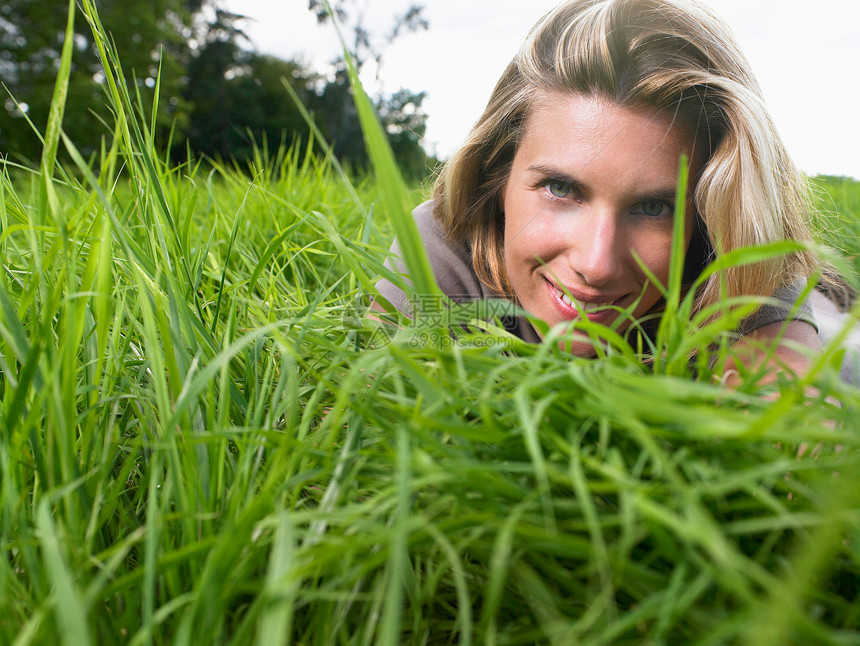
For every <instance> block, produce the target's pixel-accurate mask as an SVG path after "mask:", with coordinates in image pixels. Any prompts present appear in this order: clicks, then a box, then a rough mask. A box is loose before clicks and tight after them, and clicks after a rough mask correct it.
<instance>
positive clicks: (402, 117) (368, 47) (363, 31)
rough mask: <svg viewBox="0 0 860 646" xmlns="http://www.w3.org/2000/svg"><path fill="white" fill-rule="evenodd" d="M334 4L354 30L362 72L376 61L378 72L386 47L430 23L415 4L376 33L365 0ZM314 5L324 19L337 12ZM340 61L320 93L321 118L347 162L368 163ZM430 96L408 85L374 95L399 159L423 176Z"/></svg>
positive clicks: (312, 0) (313, 1) (311, 1)
mask: <svg viewBox="0 0 860 646" xmlns="http://www.w3.org/2000/svg"><path fill="white" fill-rule="evenodd" d="M330 6H331V8H332V12H333V13H334V15H335V17H336V18H337V20H338V22H340V23H341V24H342V25H344V26H345V27H346V29H347V32H348V33H349V34H351V43H350V46H349V50H350V55H351V56H352V59H353V61H354V64H355V67H356V69H357V71H359V72H360V71H361V70H362V68H364V66H365V65H366V64H367V63H368V62H369V61H373V62H374V63H375V65H376V68H377V74H378V70H379V69H380V68H381V66H382V63H383V56H384V54H385V50H386V49H387V48H388V47H389V46H390V45H391V43H393V42H394V41H395V40H396V39H397V38H398V37H399V36H401V35H402V34H403V33H405V32H410V31H419V30H422V29H427V28H428V27H429V23H428V22H427V20H426V19H425V18H424V16H423V10H424V8H423V7H422V6H419V5H410V6H409V7H408V8H407V9H406V10H405V11H404V12H403V13H400V14H397V15H395V16H394V18H393V20H392V22H391V28H390V29H389V30H388V32H387V33H386V34H384V35H381V36H380V35H378V34H373V33H372V32H371V31H370V30H369V29H368V27H367V26H366V20H367V14H366V12H365V11H364V7H363V6H362V5H361V4H360V2H359V0H334V1H333V2H331V3H330ZM308 8H309V9H310V10H311V11H312V12H314V14H315V15H316V17H317V20H318V21H319V22H320V23H324V22H326V21H328V20H329V19H330V17H331V16H330V15H329V13H328V11H327V9H326V7H325V4H324V2H323V1H322V0H308ZM334 65H335V71H334V76H333V78H332V79H331V80H329V81H328V82H326V84H325V86H324V87H323V89H322V91H321V92H320V93H319V95H318V101H317V104H316V108H317V109H316V114H317V120H318V123H319V125H320V129H321V130H322V132H323V134H324V135H325V136H326V138H327V139H328V140H329V141H330V142H331V143H332V148H333V150H334V153H335V154H336V155H337V156H338V157H339V158H341V159H342V160H344V161H347V162H350V163H352V164H353V165H355V166H358V167H363V166H365V165H366V163H367V152H366V151H365V149H364V146H363V144H362V137H361V125H360V124H359V121H358V113H357V112H356V109H355V103H354V101H353V100H352V90H351V88H350V86H349V77H348V75H347V71H346V63H345V61H344V60H343V59H338V60H337V61H335V64H334ZM424 98H425V93H424V92H418V93H415V92H412V91H411V90H407V89H404V88H400V89H399V90H398V91H397V92H395V93H393V94H390V95H381V94H380V95H377V96H375V97H373V100H374V104H375V106H376V110H377V113H378V114H379V117H380V120H381V122H382V125H383V127H384V128H385V131H386V133H387V134H388V139H389V143H390V144H391V147H392V150H393V152H394V155H395V158H396V159H397V162H398V163H399V164H400V167H401V169H402V170H403V172H404V173H406V174H407V175H410V176H412V177H423V176H424V175H425V174H426V168H427V164H428V158H427V154H426V153H425V152H424V149H423V148H422V147H421V139H422V138H423V136H424V133H425V130H426V122H427V114H426V113H425V112H424V111H423V109H422V107H421V104H422V102H423V100H424Z"/></svg>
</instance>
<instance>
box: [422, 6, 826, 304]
mask: <svg viewBox="0 0 860 646" xmlns="http://www.w3.org/2000/svg"><path fill="white" fill-rule="evenodd" d="M547 92H552V93H568V94H569V93H577V94H583V95H592V96H598V97H601V98H606V99H609V100H611V101H613V102H615V103H617V104H618V105H621V106H623V107H628V108H631V109H639V108H643V107H648V108H652V109H654V108H656V109H658V110H664V111H666V112H667V113H668V114H670V115H672V116H673V118H674V119H675V121H676V122H677V123H679V124H680V125H681V126H683V127H685V128H690V129H692V131H693V132H694V133H695V137H696V146H697V148H698V149H704V151H705V159H706V161H705V163H704V166H703V167H702V169H701V171H700V175H699V179H698V182H697V184H696V187H695V193H694V203H695V206H696V210H697V221H698V227H697V229H698V231H697V232H694V235H693V240H692V241H691V244H690V248H689V249H688V252H687V259H686V262H687V264H686V265H685V267H686V275H687V276H688V277H695V276H696V275H698V273H699V271H701V269H703V268H704V266H705V264H706V263H707V262H708V261H709V260H711V259H713V257H714V255H715V251H716V252H717V253H727V252H729V251H732V250H734V249H738V248H741V247H745V246H753V245H762V244H766V243H770V242H775V241H778V240H785V239H791V240H798V241H804V242H806V241H811V240H812V236H811V233H810V230H809V227H808V225H807V216H808V210H809V191H808V186H807V182H806V178H805V176H804V175H803V174H802V173H801V172H800V171H799V170H798V169H797V168H796V166H795V165H794V163H793V162H792V160H791V158H790V157H789V155H788V153H787V152H786V149H785V146H784V145H783V143H782V140H781V138H780V137H779V135H778V134H777V131H776V128H775V126H774V124H773V121H772V120H771V118H770V115H769V113H768V111H767V109H766V108H765V104H764V100H763V98H762V95H761V90H760V89H759V86H758V83H757V82H756V80H755V79H754V78H753V76H752V74H751V72H750V67H749V64H748V63H747V60H746V59H745V58H744V56H743V54H741V52H740V50H739V49H738V46H737V44H736V43H735V40H734V37H733V36H732V34H731V31H730V29H729V27H728V26H727V25H726V24H725V23H723V22H722V21H721V20H720V19H719V18H718V17H717V16H715V15H714V14H713V13H711V11H710V10H709V9H707V8H706V7H705V6H703V5H702V4H699V3H698V2H695V0H569V1H567V2H563V3H562V4H561V5H559V6H558V7H556V8H555V9H554V10H552V11H551V12H550V13H548V14H547V15H546V16H544V17H543V18H542V19H541V20H540V21H539V22H538V23H537V24H536V25H535V26H534V27H533V28H532V30H531V32H530V33H529V35H528V37H527V39H526V41H525V42H524V44H523V46H522V47H521V49H520V51H519V53H518V54H517V55H516V56H515V57H514V59H513V61H512V62H511V63H510V64H509V65H508V67H507V69H506V70H505V72H504V74H503V75H502V77H501V79H499V81H498V83H497V84H496V87H495V89H494V90H493V93H492V95H491V96H490V100H489V102H488V104H487V107H486V109H485V110H484V113H483V114H482V115H481V117H480V118H479V119H478V122H477V123H476V124H475V126H474V128H473V129H472V132H471V134H470V135H469V138H468V139H467V141H466V143H465V144H464V145H463V146H462V148H461V149H460V150H459V151H458V152H457V153H456V154H455V155H454V156H453V158H452V159H451V160H450V161H449V162H448V164H447V165H446V166H445V167H444V168H443V169H442V172H441V174H440V176H439V178H438V179H437V182H436V186H435V195H436V198H437V201H436V217H437V218H438V219H439V220H440V222H441V223H442V225H443V227H444V229H445V230H446V232H447V233H448V235H449V236H450V237H451V238H452V239H455V240H469V241H470V244H471V248H472V261H473V266H474V269H475V272H476V274H477V276H478V278H479V279H480V280H481V282H483V283H484V284H485V285H487V286H488V287H489V288H490V289H493V290H494V291H496V292H497V293H499V294H502V295H505V296H507V297H508V298H511V299H514V294H513V293H512V289H511V286H510V281H509V279H508V276H507V273H506V270H505V264H504V215H503V209H502V199H503V193H504V188H505V185H506V182H507V179H508V175H509V173H510V169H511V165H512V164H513V159H514V155H515V153H516V148H517V141H518V139H519V137H520V135H521V131H522V128H523V126H524V124H525V121H526V118H527V116H528V112H529V106H530V104H531V103H532V101H534V99H535V97H536V96H538V95H539V94H541V93H547ZM815 267H816V258H815V256H814V255H813V254H812V252H811V251H806V250H804V251H799V252H796V253H792V254H789V255H787V256H783V257H778V258H771V259H767V260H764V261H761V262H758V263H755V264H747V265H742V266H737V267H732V268H730V269H727V270H726V271H725V272H724V274H723V280H724V285H725V290H726V296H728V297H734V296H741V295H766V296H769V295H771V294H772V293H773V292H774V290H775V289H777V288H778V287H781V286H783V285H787V284H790V283H793V282H795V281H797V280H799V279H802V278H807V277H809V276H810V275H811V274H812V273H813V271H814V269H815ZM720 295H721V291H720V277H718V276H713V277H711V278H710V279H709V280H708V281H707V282H706V283H705V284H704V285H703V286H702V287H701V288H700V290H699V293H698V296H697V303H696V309H697V310H698V309H701V308H703V307H706V306H708V305H710V304H714V303H716V302H717V300H719V299H720Z"/></svg>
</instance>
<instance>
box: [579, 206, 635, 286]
mask: <svg viewBox="0 0 860 646" xmlns="http://www.w3.org/2000/svg"><path fill="white" fill-rule="evenodd" d="M582 224H583V225H584V226H582V227H581V228H580V229H579V230H578V231H577V232H576V237H575V239H574V240H573V242H572V244H571V251H570V252H569V254H568V263H569V266H570V268H571V269H572V270H573V271H575V272H576V273H577V274H579V275H580V276H581V277H582V280H583V281H584V282H585V283H586V284H587V285H590V286H592V287H603V286H605V285H608V284H610V283H611V282H612V281H614V280H618V279H619V278H621V276H622V273H623V268H624V257H625V255H626V254H627V253H628V250H627V249H626V243H625V241H624V239H623V235H622V231H621V227H619V224H618V218H617V217H616V215H615V213H614V212H612V211H610V210H603V211H598V210H592V211H591V212H590V213H588V214H587V215H585V214H583V222H582Z"/></svg>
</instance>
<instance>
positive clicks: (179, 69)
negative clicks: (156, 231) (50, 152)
mask: <svg viewBox="0 0 860 646" xmlns="http://www.w3.org/2000/svg"><path fill="white" fill-rule="evenodd" d="M203 1H204V0H150V1H148V2H139V0H100V1H99V2H98V10H99V14H100V17H101V19H102V22H103V24H104V26H105V28H106V30H107V31H108V32H109V34H110V36H111V37H112V38H113V40H114V41H115V43H116V47H117V51H118V53H119V56H120V60H121V61H122V64H123V70H124V72H125V74H126V82H127V83H128V84H129V87H131V88H133V89H135V90H137V91H138V92H140V94H141V99H142V101H143V103H144V105H147V106H148V105H150V104H151V100H152V97H153V96H154V87H155V84H156V79H157V77H158V76H159V69H160V82H161V92H160V103H159V106H158V114H159V118H160V121H159V127H160V129H161V130H163V131H167V130H168V129H169V128H172V127H174V126H175V125H176V124H177V123H178V124H179V126H180V128H181V126H182V123H183V116H184V110H185V108H186V106H185V104H184V103H183V101H182V93H181V88H182V85H183V83H184V72H185V64H186V60H187V56H188V48H187V39H188V36H189V34H190V29H191V18H192V16H193V14H194V13H196V12H198V11H199V10H200V9H201V6H202V3H203ZM67 8H68V3H67V1H66V0H3V3H2V4H0V81H2V83H3V85H4V87H5V89H4V95H3V96H2V98H0V150H3V151H4V152H6V153H7V154H11V155H13V156H16V157H19V158H21V159H24V160H30V161H32V160H35V159H36V158H37V157H38V156H39V154H40V152H41V144H40V142H39V139H38V137H37V136H36V135H35V133H33V131H32V129H31V128H30V126H29V125H28V124H27V119H26V118H25V115H26V117H28V118H29V119H30V120H31V121H32V122H33V124H34V126H35V127H36V128H37V129H38V130H39V131H40V132H43V131H44V128H45V125H46V123H47V118H48V111H49V108H50V100H51V96H52V93H53V86H54V82H55V77H56V73H57V70H58V68H59V61H60V55H61V51H62V47H63V41H64V38H65V25H66V16H67V14H66V10H67ZM74 38H75V52H74V56H73V59H72V71H71V76H70V79H69V94H68V99H67V101H66V111H65V117H64V128H65V130H66V132H67V134H69V136H70V137H71V138H72V140H73V141H75V143H76V144H77V145H78V146H79V148H80V149H81V150H82V152H84V153H85V154H86V153H89V152H92V151H94V150H97V149H98V145H99V144H98V142H99V140H100V138H101V137H102V136H104V135H106V134H108V133H107V131H106V130H105V128H104V126H103V125H102V124H101V122H100V119H101V118H106V117H107V116H108V115H107V114H106V112H105V107H104V106H105V103H106V101H105V97H104V94H103V86H102V83H103V81H104V77H103V74H102V71H101V69H102V68H101V62H100V61H99V59H98V56H97V53H96V49H95V46H94V44H93V37H92V33H91V32H90V29H89V26H88V25H87V23H86V21H85V20H84V18H83V16H82V15H81V14H80V12H78V13H77V16H76V22H75V36H74ZM16 101H17V102H18V105H17V106H16Z"/></svg>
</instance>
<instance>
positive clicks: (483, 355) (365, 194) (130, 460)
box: [0, 0, 860, 646]
mask: <svg viewBox="0 0 860 646" xmlns="http://www.w3.org/2000/svg"><path fill="white" fill-rule="evenodd" d="M84 7H85V8H86V9H87V10H88V11H89V15H90V18H91V19H92V20H95V19H96V17H95V14H94V13H93V12H92V10H91V5H90V2H89V0H86V1H85V2H84ZM69 40H71V39H69ZM102 44H103V45H104V42H103V41H102ZM69 55H70V54H69ZM104 58H105V60H109V61H112V63H114V64H115V63H116V60H115V58H114V57H112V55H111V53H110V51H106V52H105V56H104ZM64 62H65V63H68V59H64ZM63 70H65V72H64V71H63ZM112 71H113V70H112V69H110V70H108V72H109V74H108V77H109V79H113V78H116V77H115V75H114V74H113V73H112ZM64 73H65V74H67V73H68V70H67V67H61V73H60V84H59V87H60V89H61V88H62V80H63V74H64ZM57 96H58V97H60V98H61V92H60V94H58V95H57ZM111 97H112V98H111V100H112V105H113V109H114V112H115V114H116V115H117V122H116V130H115V132H116V137H115V139H114V142H115V143H114V144H113V146H112V147H106V148H105V149H104V151H103V153H102V155H101V156H100V157H99V158H98V159H95V160H91V161H84V160H82V159H80V158H76V157H75V154H74V150H73V149H72V150H71V152H70V155H71V158H72V159H73V161H72V162H71V163H69V164H66V165H65V167H60V165H59V164H57V162H56V151H57V149H58V148H61V147H63V146H64V145H65V144H64V143H63V141H62V136H61V134H60V131H59V118H60V115H55V120H54V121H52V123H51V124H50V125H49V128H48V131H47V133H46V145H45V155H44V158H43V160H42V165H41V167H40V168H39V169H38V170H37V171H33V172H24V171H22V170H20V169H17V168H14V167H12V166H11V165H8V164H7V166H6V167H5V170H4V173H3V175H2V176H0V225H2V233H0V251H2V257H3V272H2V278H0V372H2V379H0V479H1V480H0V514H2V521H0V522H2V524H1V525H0V545H2V550H3V555H4V558H3V559H2V561H0V643H4V644H14V645H16V646H19V645H20V646H23V645H24V644H45V643H56V644H63V645H78V644H81V645H83V644H114V643H116V644H120V643H123V644H141V645H143V644H189V645H198V644H260V645H264V644H265V645H269V644H280V643H285V644H286V643H296V644H392V645H393V644H401V643H403V644H437V643H460V644H469V643H481V644H533V643H548V644H589V645H597V644H654V645H658V644H667V645H668V644H701V645H706V644H750V645H754V646H762V645H766V644H773V645H779V646H782V645H785V644H797V645H806V644H845V645H848V644H860V468H858V467H860V435H858V423H857V418H858V414H860V395H858V392H857V391H856V390H855V389H853V388H850V387H848V386H846V385H844V384H842V382H840V381H839V379H838V376H837V373H836V369H835V367H834V365H836V363H837V362H838V359H839V353H838V351H837V349H836V348H829V349H828V351H827V352H825V353H824V354H823V355H822V356H821V358H820V360H819V361H818V363H817V364H816V367H815V369H814V370H813V372H812V373H810V375H809V376H808V377H807V378H805V379H804V380H799V381H793V382H792V381H787V380H782V381H780V382H778V383H776V384H772V385H770V386H762V385H760V384H759V383H758V379H757V375H755V374H748V375H745V376H744V384H743V385H742V386H741V387H740V388H739V389H738V390H731V391H730V390H727V389H725V388H722V387H720V386H719V383H718V378H719V372H718V370H712V369H711V368H710V367H709V366H708V363H707V360H706V359H703V360H701V361H698V362H694V363H693V365H691V364H690V362H689V361H688V357H689V356H690V353H691V351H693V350H695V349H697V348H698V349H700V350H701V349H703V348H705V347H707V346H708V345H709V343H711V342H712V341H713V342H717V341H719V340H720V338H721V334H722V331H724V330H725V329H732V328H733V325H734V324H733V322H732V321H731V320H728V319H727V320H722V322H720V321H718V323H716V324H714V325H712V326H710V327H709V328H707V329H706V330H705V331H700V330H698V329H697V328H696V327H695V326H694V325H693V324H692V323H691V322H690V320H689V319H690V317H689V316H688V315H687V313H686V310H685V307H686V305H685V302H684V301H681V302H679V303H677V306H676V307H670V308H669V309H670V311H669V313H668V314H667V316H666V320H667V323H666V325H665V326H664V327H663V328H661V332H660V334H659V335H658V337H657V344H658V353H657V356H658V360H656V361H655V362H653V364H652V363H649V362H648V361H646V360H645V359H643V357H642V356H640V355H638V354H636V353H635V352H633V351H632V349H630V348H626V349H625V346H624V344H622V343H615V342H613V340H612V339H611V338H609V337H607V338H608V343H609V350H607V351H606V352H605V353H604V354H605V356H602V357H601V358H598V359H596V360H581V359H576V358H572V357H570V356H568V355H566V354H565V353H564V352H563V351H561V350H560V349H558V347H557V344H556V343H554V342H552V341H550V342H547V343H544V344H542V345H528V344H524V343H521V342H519V341H517V340H516V339H512V338H510V337H508V336H507V335H506V334H505V333H504V331H503V330H501V329H499V328H496V327H494V326H491V325H488V326H483V327H484V329H479V326H478V325H477V324H476V323H473V324H472V325H471V326H470V331H468V332H465V331H464V332H463V333H462V334H459V335H458V336H457V338H454V337H452V336H450V335H449V334H448V333H447V332H445V331H444V330H439V329H438V328H434V327H433V325H429V324H428V326H425V327H420V326H418V325H417V324H412V325H410V324H408V323H407V322H404V325H403V327H401V328H400V329H398V330H397V331H396V332H393V333H392V332H391V331H384V329H383V328H384V326H381V325H380V324H377V323H375V322H373V321H368V320H366V319H365V318H364V316H363V312H364V308H366V306H367V303H368V299H369V295H370V294H372V289H373V284H374V282H375V281H376V280H377V279H378V278H379V277H380V276H381V275H384V274H385V272H386V270H385V269H384V267H383V265H382V262H383V260H384V257H385V251H386V250H387V248H388V244H389V242H390V240H391V237H392V236H393V235H394V233H395V232H396V233H397V234H398V235H399V236H401V238H405V239H407V240H408V239H409V237H410V235H412V233H414V232H410V230H409V228H408V220H406V219H404V218H403V216H404V213H405V212H407V211H408V209H409V208H411V206H413V205H414V204H416V203H418V202H419V201H421V199H422V198H423V192H422V191H421V190H420V189H416V190H414V191H411V192H409V191H406V190H405V189H404V188H403V187H402V184H401V183H400V181H399V177H398V176H397V174H396V171H394V169H393V168H392V166H391V165H390V159H389V158H387V157H386V151H385V150H384V147H383V146H382V145H381V140H382V136H381V134H380V133H378V132H374V131H373V130H370V131H369V135H368V137H369V143H370V145H371V150H372V152H373V155H374V160H375V162H376V169H377V174H376V179H375V180H373V181H371V180H362V181H358V180H354V179H347V178H345V176H342V175H341V174H339V173H338V172H337V168H336V167H334V166H332V164H331V163H330V162H329V161H325V160H321V159H318V158H315V157H302V156H299V155H298V154H296V153H295V152H291V151H290V150H282V151H277V152H272V153H271V154H263V153H261V155H260V158H259V159H258V160H257V164H256V168H255V169H253V170H252V171H251V172H247V171H240V170H237V169H231V168H227V167H218V166H216V167H214V168H210V167H204V166H195V165H189V166H183V167H179V168H175V167H170V166H169V165H166V164H165V163H163V162H162V161H161V160H160V158H159V156H158V155H157V154H156V153H155V152H154V151H153V150H152V147H151V145H150V144H149V143H148V142H149V138H148V136H147V132H146V121H145V120H141V119H136V118H134V117H133V115H134V114H135V107H134V101H133V98H132V97H129V96H127V94H126V93H125V88H123V87H122V85H121V84H118V85H116V86H115V87H114V88H113V90H112V95H111ZM58 105H61V101H60V103H58ZM365 109H366V106H365ZM818 184H819V187H820V203H821V204H822V224H823V230H825V231H826V233H825V234H824V237H825V239H827V240H828V241H830V242H831V243H834V244H837V245H838V246H840V248H842V249H843V250H844V251H845V253H846V255H847V256H848V257H849V259H850V260H852V261H854V262H855V263H856V262H857V261H856V259H857V257H858V256H857V250H858V249H860V241H858V239H857V232H858V229H860V225H858V222H860V206H859V205H860V185H858V183H857V182H854V181H850V180H839V179H835V178H830V179H821V180H819V182H818ZM778 251H779V250H778V249H777V250H774V253H776V252H778ZM737 261H743V257H739V258H738V259H737ZM411 269H413V272H414V275H415V276H416V285H417V289H418V290H419V291H422V293H428V292H432V291H433V285H432V282H431V281H430V280H429V278H428V276H427V274H426V273H422V272H424V270H425V269H426V268H422V266H421V264H420V263H415V264H414V267H411ZM415 272H417V273H415ZM668 287H669V289H670V292H671V288H672V285H669V286H668ZM595 334H603V335H604V336H607V335H608V332H606V331H596V332H595ZM775 394H778V395H779V396H778V397H774V395H775ZM835 402H839V405H837V404H836V403H835Z"/></svg>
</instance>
